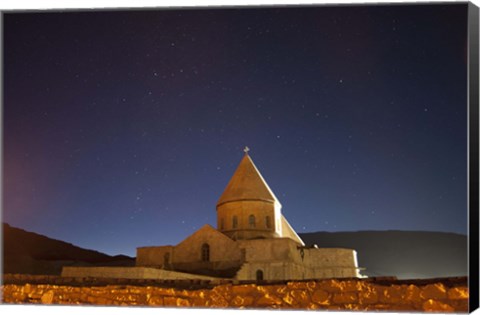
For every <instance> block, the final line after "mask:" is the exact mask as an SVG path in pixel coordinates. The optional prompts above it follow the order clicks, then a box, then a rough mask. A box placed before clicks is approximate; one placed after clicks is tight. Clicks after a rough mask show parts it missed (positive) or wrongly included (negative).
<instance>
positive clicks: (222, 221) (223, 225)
mask: <svg viewBox="0 0 480 315" xmlns="http://www.w3.org/2000/svg"><path fill="white" fill-rule="evenodd" d="M223 229H225V220H223V218H221V219H220V230H223Z"/></svg>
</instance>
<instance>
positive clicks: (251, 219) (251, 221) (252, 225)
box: [248, 214, 255, 228]
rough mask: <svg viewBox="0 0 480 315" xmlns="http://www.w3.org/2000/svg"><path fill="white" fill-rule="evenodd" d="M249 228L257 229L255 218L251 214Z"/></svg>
mask: <svg viewBox="0 0 480 315" xmlns="http://www.w3.org/2000/svg"><path fill="white" fill-rule="evenodd" d="M248 226H249V227H251V228H254V227H255V216H254V215H253V214H251V215H250V216H249V217H248Z"/></svg>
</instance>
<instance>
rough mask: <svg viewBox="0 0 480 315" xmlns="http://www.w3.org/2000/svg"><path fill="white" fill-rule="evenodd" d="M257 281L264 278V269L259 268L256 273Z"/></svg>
mask: <svg viewBox="0 0 480 315" xmlns="http://www.w3.org/2000/svg"><path fill="white" fill-rule="evenodd" d="M256 278H257V281H261V280H263V271H262V270H260V269H258V270H257V274H256Z"/></svg>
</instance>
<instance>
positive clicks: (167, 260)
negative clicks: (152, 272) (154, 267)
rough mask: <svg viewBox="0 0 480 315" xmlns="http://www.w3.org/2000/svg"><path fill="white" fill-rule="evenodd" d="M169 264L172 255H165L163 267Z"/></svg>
mask: <svg viewBox="0 0 480 315" xmlns="http://www.w3.org/2000/svg"><path fill="white" fill-rule="evenodd" d="M169 262H170V253H165V255H163V265H164V266H167V265H168V263H169Z"/></svg>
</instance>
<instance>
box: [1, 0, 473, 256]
mask: <svg viewBox="0 0 480 315" xmlns="http://www.w3.org/2000/svg"><path fill="white" fill-rule="evenodd" d="M3 30H4V47H3V49H4V50H3V53H4V73H3V75H4V77H3V79H4V82H3V84H4V86H3V88H4V95H3V96H4V99H3V205H2V206H3V209H2V210H3V212H2V221H3V222H7V223H9V224H10V225H12V226H15V227H20V228H23V229H26V230H29V231H33V232H36V233H40V234H43V235H46V236H49V237H52V238H56V239H60V240H64V241H67V242H70V243H73V244H75V245H78V246H81V247H85V248H89V249H95V250H99V251H102V252H105V253H107V254H127V255H131V256H134V255H135V248H136V247H140V246H154V245H167V244H172V245H175V244H177V243H179V242H180V241H182V240H183V239H184V238H185V237H187V236H188V235H190V234H191V233H193V232H194V231H195V230H197V229H199V228H200V227H202V226H203V225H204V224H211V225H212V226H216V211H215V204H216V202H217V200H218V198H219V197H220V195H221V193H222V192H223V190H224V188H225V186H226V185H227V183H228V181H229V179H230V177H231V176H232V174H233V172H234V171H235V169H236V167H237V165H238V163H239V162H240V160H241V158H242V156H243V154H244V153H243V148H244V147H245V146H248V147H249V148H250V149H251V151H250V152H249V153H250V156H251V157H252V159H253V161H254V162H255V164H256V166H257V167H258V168H259V170H260V172H261V173H262V175H263V177H264V178H265V180H266V181H267V183H268V184H269V186H270V187H271V189H272V190H273V192H274V193H275V194H276V196H277V197H278V199H279V200H280V202H281V203H282V205H283V209H282V210H283V214H284V215H285V216H286V218H287V219H288V220H289V222H290V223H291V225H292V226H293V227H294V229H295V230H296V231H297V232H299V233H302V232H315V231H357V230H387V229H397V230H427V231H445V232H455V233H461V234H466V233H467V199H466V197H467V98H466V95H467V5H466V4H442V5H434V6H433V5H394V6H386V5H377V6H338V7H335V6H318V7H268V8H233V9H218V8H217V9H211V8H210V9H189V10H174V9H170V10H131V11H88V10H87V11H84V12H61V11H59V12H49V13H46V12H43V13H42V12H30V13H28V12H27V13H7V14H5V15H4V28H3Z"/></svg>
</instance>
